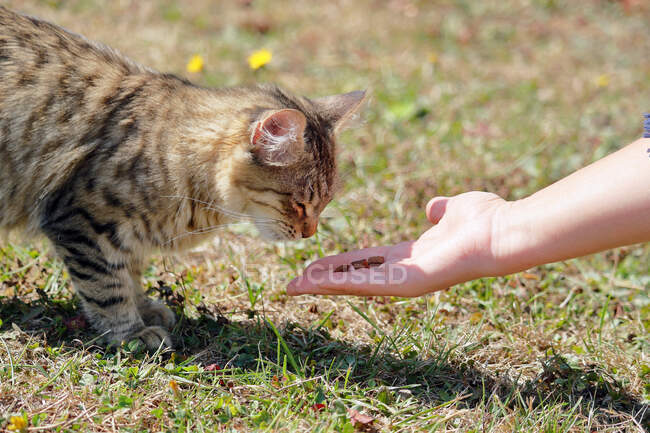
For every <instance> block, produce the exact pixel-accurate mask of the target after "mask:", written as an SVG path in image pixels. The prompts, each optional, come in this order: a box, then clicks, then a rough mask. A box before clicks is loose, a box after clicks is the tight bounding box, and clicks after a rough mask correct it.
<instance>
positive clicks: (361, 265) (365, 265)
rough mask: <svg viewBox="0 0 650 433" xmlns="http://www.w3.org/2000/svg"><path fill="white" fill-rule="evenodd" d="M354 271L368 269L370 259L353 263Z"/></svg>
mask: <svg viewBox="0 0 650 433" xmlns="http://www.w3.org/2000/svg"><path fill="white" fill-rule="evenodd" d="M352 266H354V269H361V268H368V267H369V266H368V259H362V260H357V261H354V262H352Z"/></svg>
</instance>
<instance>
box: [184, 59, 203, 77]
mask: <svg viewBox="0 0 650 433" xmlns="http://www.w3.org/2000/svg"><path fill="white" fill-rule="evenodd" d="M203 65H204V62H203V57H201V56H200V55H198V54H195V55H193V56H192V58H191V59H190V61H189V62H187V66H186V67H185V68H186V69H187V72H191V73H193V74H195V73H197V72H201V71H202V70H203Z"/></svg>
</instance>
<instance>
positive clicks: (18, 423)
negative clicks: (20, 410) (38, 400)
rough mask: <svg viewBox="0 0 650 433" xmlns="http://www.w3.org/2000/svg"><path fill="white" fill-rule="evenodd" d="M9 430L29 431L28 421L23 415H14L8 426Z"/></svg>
mask: <svg viewBox="0 0 650 433" xmlns="http://www.w3.org/2000/svg"><path fill="white" fill-rule="evenodd" d="M7 430H9V431H19V432H21V433H22V432H26V431H27V421H25V418H24V417H22V416H12V417H11V418H9V425H8V426H7Z"/></svg>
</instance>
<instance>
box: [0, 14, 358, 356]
mask: <svg viewBox="0 0 650 433" xmlns="http://www.w3.org/2000/svg"><path fill="white" fill-rule="evenodd" d="M362 97H363V94H362V93H361V92H354V93H352V94H346V95H341V96H333V97H328V98H324V99H321V100H314V101H312V100H309V99H307V98H302V97H293V96H290V95H288V94H286V93H285V92H283V91H281V90H279V89H277V88H275V87H271V86H260V87H254V88H235V89H219V90H214V89H205V88H201V87H198V86H194V85H192V84H191V83H189V82H187V81H186V80H183V79H180V78H177V77H175V76H172V75H168V74H160V73H158V72H155V71H152V70H150V69H147V68H144V67H142V66H139V65H137V64H136V63H134V62H132V61H130V60H129V59H127V58H125V57H123V56H121V55H120V54H118V53H116V52H114V51H113V50H111V49H109V48H107V47H104V46H102V45H100V44H96V43H93V42H90V41H88V40H86V39H84V38H83V37H81V36H78V35H74V34H72V33H69V32H67V31H65V30H63V29H61V28H59V27H57V26H55V25H52V24H49V23H46V22H43V21H40V20H38V19H35V18H31V17H25V16H22V15H18V14H15V13H13V12H11V11H9V10H7V9H6V8H3V7H1V6H0V228H3V229H6V230H7V229H8V230H11V229H20V230H24V231H27V232H31V233H34V232H41V233H44V234H45V235H46V236H47V237H48V238H49V239H50V240H51V241H52V243H53V244H54V246H55V248H56V251H57V253H58V254H59V255H60V256H61V257H62V259H63V260H64V262H65V264H66V266H67V268H68V271H69V274H70V277H71V279H72V281H73V283H74V286H75V288H76V291H77V293H78V294H79V297H80V300H81V303H82V305H83V307H84V311H85V313H86V315H87V316H88V317H89V319H90V322H91V323H92V324H93V326H94V327H95V328H96V330H97V331H99V332H101V333H103V334H105V337H106V339H107V340H108V341H112V342H119V341H123V340H125V339H130V338H140V339H141V340H142V341H143V342H144V343H145V344H146V345H147V346H148V347H150V348H155V347H158V346H159V345H161V344H164V345H170V344H171V343H170V340H169V336H168V334H167V331H166V330H165V328H169V327H170V326H172V325H173V323H174V320H175V318H174V315H173V314H172V313H171V311H169V310H168V309H167V308H166V307H164V306H163V305H161V304H159V303H156V302H154V301H153V300H151V299H149V298H148V297H147V296H146V295H145V294H144V293H143V291H142V289H141V287H140V284H141V283H140V277H141V269H142V266H143V263H144V260H146V258H147V255H148V254H149V253H151V252H152V251H155V250H162V251H176V250H182V249H186V248H189V247H192V246H194V245H195V244H196V243H197V242H200V241H202V240H204V238H205V237H206V236H209V232H210V231H211V230H210V229H211V228H212V227H214V226H216V225H219V224H223V223H224V222H227V221H228V220H230V219H233V218H235V219H238V218H246V219H249V220H252V221H253V222H255V223H256V224H257V226H258V227H259V228H260V231H261V232H262V233H263V234H265V235H266V236H267V237H270V238H272V239H295V238H298V237H301V236H303V237H307V236H310V235H312V234H313V233H314V231H315V230H316V225H317V223H318V215H319V213H320V212H321V211H322V209H323V208H324V207H325V205H326V204H327V203H328V202H329V200H331V197H332V193H333V191H332V187H333V183H334V182H335V177H336V165H335V160H334V138H333V135H334V132H335V130H336V129H337V127H338V126H339V125H340V124H341V122H342V120H343V119H344V118H345V117H346V116H347V115H348V114H349V113H350V112H351V111H353V110H354V109H356V107H357V106H358V105H359V103H360V101H361V99H362Z"/></svg>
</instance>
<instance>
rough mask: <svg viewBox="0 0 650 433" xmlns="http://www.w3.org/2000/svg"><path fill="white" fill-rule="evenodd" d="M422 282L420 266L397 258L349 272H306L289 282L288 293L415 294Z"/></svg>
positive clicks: (420, 287)
mask: <svg viewBox="0 0 650 433" xmlns="http://www.w3.org/2000/svg"><path fill="white" fill-rule="evenodd" d="M425 286H426V279H425V277H424V273H423V272H422V270H421V268H420V267H419V266H416V265H414V264H411V263H408V262H398V263H386V264H384V265H382V266H379V267H377V268H369V269H356V270H353V271H349V272H332V271H329V270H328V271H315V272H306V273H305V274H303V275H302V276H301V277H299V278H296V279H294V280H293V281H291V282H290V283H289V286H288V287H287V294H288V295H291V296H296V295H303V294H317V295H357V296H417V295H420V294H422V293H424V291H422V290H421V289H422V288H425Z"/></svg>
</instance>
